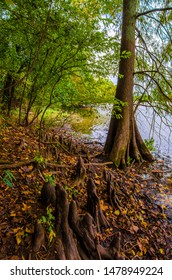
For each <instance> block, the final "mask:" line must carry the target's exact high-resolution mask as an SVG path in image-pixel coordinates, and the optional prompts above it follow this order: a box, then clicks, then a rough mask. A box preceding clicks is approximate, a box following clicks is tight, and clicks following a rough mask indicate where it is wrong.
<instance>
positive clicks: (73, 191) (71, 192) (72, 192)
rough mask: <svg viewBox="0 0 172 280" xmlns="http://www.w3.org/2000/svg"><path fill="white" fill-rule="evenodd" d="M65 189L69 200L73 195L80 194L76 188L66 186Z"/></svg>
mask: <svg viewBox="0 0 172 280" xmlns="http://www.w3.org/2000/svg"><path fill="white" fill-rule="evenodd" d="M64 189H65V190H66V191H67V193H68V196H69V198H71V197H72V195H77V194H78V190H77V189H76V188H75V187H69V186H64Z"/></svg>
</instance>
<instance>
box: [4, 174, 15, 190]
mask: <svg viewBox="0 0 172 280" xmlns="http://www.w3.org/2000/svg"><path fill="white" fill-rule="evenodd" d="M1 178H2V181H3V183H5V184H6V185H7V186H9V187H10V188H12V187H13V181H16V178H15V176H14V175H13V173H12V172H11V171H10V170H5V175H4V177H1Z"/></svg>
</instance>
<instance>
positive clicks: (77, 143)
mask: <svg viewBox="0 0 172 280" xmlns="http://www.w3.org/2000/svg"><path fill="white" fill-rule="evenodd" d="M0 147H1V148H0V259H1V260H13V259H19V260H22V259H24V260H28V259H39V260H49V259H57V258H58V253H57V252H58V242H57V237H58V232H57V227H56V226H55V223H56V222H55V207H54V202H53V203H51V201H50V204H49V205H45V204H44V203H42V200H41V190H42V188H43V186H45V183H46V182H48V184H54V185H56V188H57V186H58V185H60V186H61V187H62V188H63V189H64V190H65V193H67V200H68V202H69V203H70V202H71V201H73V200H75V201H76V204H77V209H78V215H79V217H82V216H83V215H85V214H86V213H87V212H88V211H89V209H88V182H90V180H91V182H93V183H92V184H94V187H95V189H94V192H95V191H96V196H97V198H98V199H99V202H100V203H99V207H100V208H99V213H101V218H102V217H104V221H105V223H104V224H102V225H101V224H99V227H98V230H97V231H96V233H95V235H96V240H98V242H99V244H100V245H101V246H102V248H105V249H106V248H109V245H110V244H111V242H112V240H113V238H114V236H115V235H117V234H120V236H121V240H120V248H118V250H119V251H120V256H121V258H123V259H126V260H131V259H145V260H147V259H155V260H156V259H162V260H163V259H165V260H168V259H172V223H171V222H172V199H171V197H172V178H171V173H169V174H168V176H165V174H164V172H163V168H162V165H163V163H160V162H159V163H157V162H155V163H153V164H151V165H150V164H148V163H146V162H142V163H140V164H137V165H135V164H131V165H130V166H128V167H127V168H126V169H125V170H118V169H116V168H115V167H114V166H113V164H112V163H110V162H109V161H108V160H107V159H106V157H105V156H104V154H103V148H102V147H101V146H100V145H99V144H97V143H94V142H93V143H84V141H83V140H78V139H74V138H73V136H72V135H71V134H70V133H68V132H67V131H65V130H60V131H59V130H58V129H56V128H53V129H48V128H47V129H46V131H45V132H44V134H43V137H42V138H41V142H39V141H38V133H37V131H36V129H35V128H34V129H33V128H24V127H17V126H14V125H11V124H8V125H7V124H6V123H1V128H0ZM79 162H82V164H81V165H82V166H81V168H80V172H79V175H78V169H77V166H78V164H79ZM109 178H110V179H109ZM95 226H97V225H96V223H95ZM36 228H38V230H39V233H40V237H39V243H37V244H36V245H37V246H36V248H37V249H34V248H35V244H34V242H35V231H36ZM76 235H77V234H76V233H74V232H73V233H72V236H73V237H72V238H74V240H75V241H76ZM76 244H77V242H76ZM82 256H83V257H81V259H84V256H86V257H87V258H89V255H87V254H86V255H82Z"/></svg>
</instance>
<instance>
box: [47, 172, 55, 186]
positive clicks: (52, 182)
mask: <svg viewBox="0 0 172 280" xmlns="http://www.w3.org/2000/svg"><path fill="white" fill-rule="evenodd" d="M44 178H45V182H47V183H50V184H51V185H53V186H55V185H56V182H55V179H54V177H53V176H52V175H50V174H44Z"/></svg>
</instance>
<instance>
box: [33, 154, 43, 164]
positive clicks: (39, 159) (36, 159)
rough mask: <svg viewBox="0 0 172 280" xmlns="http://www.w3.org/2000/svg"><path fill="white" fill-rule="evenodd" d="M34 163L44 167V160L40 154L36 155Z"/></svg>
mask: <svg viewBox="0 0 172 280" xmlns="http://www.w3.org/2000/svg"><path fill="white" fill-rule="evenodd" d="M34 160H35V162H36V163H37V164H38V165H44V163H45V159H44V157H43V156H42V155H41V154H38V155H37V156H36V157H35V158H34Z"/></svg>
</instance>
